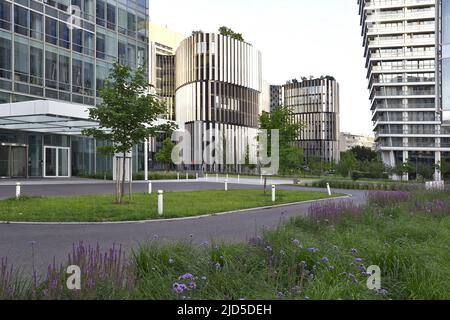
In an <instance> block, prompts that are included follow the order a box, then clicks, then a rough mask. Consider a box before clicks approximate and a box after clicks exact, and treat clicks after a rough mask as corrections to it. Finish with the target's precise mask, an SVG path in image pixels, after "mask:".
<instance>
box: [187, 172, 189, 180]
mask: <svg viewBox="0 0 450 320" xmlns="http://www.w3.org/2000/svg"><path fill="white" fill-rule="evenodd" d="M186 180H189V173H187V172H186Z"/></svg>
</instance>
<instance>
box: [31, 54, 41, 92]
mask: <svg viewBox="0 0 450 320" xmlns="http://www.w3.org/2000/svg"><path fill="white" fill-rule="evenodd" d="M43 65H44V54H43V51H42V48H38V47H34V46H31V47H30V83H32V84H36V85H42V83H43V81H42V78H43V74H42V67H43Z"/></svg>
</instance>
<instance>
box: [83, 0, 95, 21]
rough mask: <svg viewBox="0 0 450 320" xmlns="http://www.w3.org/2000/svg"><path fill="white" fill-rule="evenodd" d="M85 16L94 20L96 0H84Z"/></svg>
mask: <svg viewBox="0 0 450 320" xmlns="http://www.w3.org/2000/svg"><path fill="white" fill-rule="evenodd" d="M83 9H84V10H83V11H84V18H85V19H86V20H89V21H94V18H95V6H94V0H84V8H83Z"/></svg>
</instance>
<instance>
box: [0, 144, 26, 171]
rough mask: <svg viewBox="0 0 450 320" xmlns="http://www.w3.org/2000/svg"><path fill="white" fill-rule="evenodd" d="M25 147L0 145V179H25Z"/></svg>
mask: <svg viewBox="0 0 450 320" xmlns="http://www.w3.org/2000/svg"><path fill="white" fill-rule="evenodd" d="M27 173H28V161H27V146H17V145H6V144H3V145H0V178H26V177H27Z"/></svg>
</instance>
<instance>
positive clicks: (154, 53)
mask: <svg viewBox="0 0 450 320" xmlns="http://www.w3.org/2000/svg"><path fill="white" fill-rule="evenodd" d="M149 30H150V56H151V59H150V83H151V84H152V85H153V86H154V87H155V89H156V93H157V94H158V96H159V98H160V99H162V100H163V101H164V103H165V104H166V106H167V111H168V114H167V115H164V117H165V118H166V119H168V120H172V121H174V120H175V51H176V49H177V48H178V45H179V44H180V42H181V41H182V40H183V36H182V35H181V34H179V33H177V32H175V31H172V30H170V29H168V28H167V27H163V26H160V25H157V24H154V23H150V29H149Z"/></svg>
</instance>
